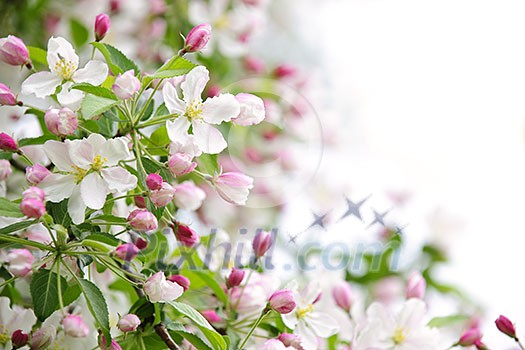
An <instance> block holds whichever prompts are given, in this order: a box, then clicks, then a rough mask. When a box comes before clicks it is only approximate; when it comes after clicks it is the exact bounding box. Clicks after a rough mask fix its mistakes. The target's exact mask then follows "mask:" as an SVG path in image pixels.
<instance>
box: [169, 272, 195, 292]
mask: <svg viewBox="0 0 525 350" xmlns="http://www.w3.org/2000/svg"><path fill="white" fill-rule="evenodd" d="M168 280H170V281H171V282H175V283H177V284H178V285H179V286H181V287H182V288H183V289H184V291H187V290H188V288H189V287H190V284H191V282H190V280H189V279H188V278H187V277H184V276H183V275H171V276H170V277H168Z"/></svg>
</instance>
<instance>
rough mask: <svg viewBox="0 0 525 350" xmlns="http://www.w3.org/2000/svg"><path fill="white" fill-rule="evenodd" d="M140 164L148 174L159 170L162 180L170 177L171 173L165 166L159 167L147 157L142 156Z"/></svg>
mask: <svg viewBox="0 0 525 350" xmlns="http://www.w3.org/2000/svg"><path fill="white" fill-rule="evenodd" d="M142 165H143V166H144V170H146V173H148V174H151V173H156V172H160V176H162V178H163V179H164V181H167V180H168V179H171V177H172V175H171V173H170V172H169V170H168V169H167V168H166V167H160V166H159V165H158V164H157V163H155V162H154V161H152V160H151V159H149V158H145V157H142Z"/></svg>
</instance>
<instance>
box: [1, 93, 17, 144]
mask: <svg viewBox="0 0 525 350" xmlns="http://www.w3.org/2000/svg"><path fill="white" fill-rule="evenodd" d="M17 104H18V101H17V99H16V95H15V93H14V92H13V91H12V90H11V89H10V88H8V87H7V86H6V85H4V84H2V83H0V106H16V105H17ZM2 134H3V133H2Z"/></svg>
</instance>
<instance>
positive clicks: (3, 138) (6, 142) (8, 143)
mask: <svg viewBox="0 0 525 350" xmlns="http://www.w3.org/2000/svg"><path fill="white" fill-rule="evenodd" d="M0 95H1V93H0ZM0 150H2V151H12V152H16V151H18V144H17V143H16V141H15V139H13V138H12V137H11V136H9V135H7V134H6V133H5V132H1V133H0Z"/></svg>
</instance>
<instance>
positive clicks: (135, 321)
mask: <svg viewBox="0 0 525 350" xmlns="http://www.w3.org/2000/svg"><path fill="white" fill-rule="evenodd" d="M117 326H118V329H120V330H121V331H122V332H133V331H135V330H136V329H137V327H138V326H140V319H139V318H138V316H137V315H135V314H127V315H124V316H122V317H121V318H120V320H119V321H118V324H117Z"/></svg>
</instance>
